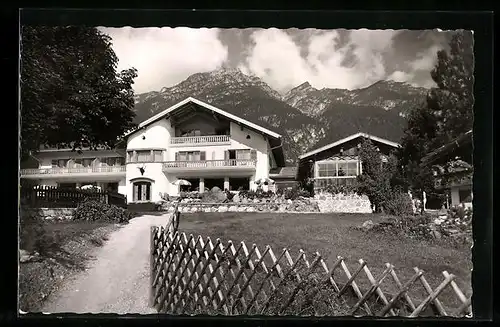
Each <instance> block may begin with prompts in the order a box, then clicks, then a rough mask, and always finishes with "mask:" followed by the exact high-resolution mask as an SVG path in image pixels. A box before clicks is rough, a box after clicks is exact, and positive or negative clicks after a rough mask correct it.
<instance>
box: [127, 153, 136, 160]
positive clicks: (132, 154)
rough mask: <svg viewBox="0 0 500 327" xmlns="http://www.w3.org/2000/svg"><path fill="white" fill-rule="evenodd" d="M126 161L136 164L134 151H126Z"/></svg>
mask: <svg viewBox="0 0 500 327" xmlns="http://www.w3.org/2000/svg"><path fill="white" fill-rule="evenodd" d="M127 161H128V162H137V156H136V153H135V152H134V151H127Z"/></svg>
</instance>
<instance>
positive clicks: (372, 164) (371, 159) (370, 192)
mask: <svg viewBox="0 0 500 327" xmlns="http://www.w3.org/2000/svg"><path fill="white" fill-rule="evenodd" d="M359 156H360V159H361V162H362V164H363V173H362V174H361V175H359V176H358V177H357V183H358V186H357V190H358V192H359V193H361V194H366V195H367V196H368V199H369V200H370V203H371V204H372V205H373V206H374V207H375V212H381V211H382V209H383V206H384V204H385V203H386V202H387V201H388V199H389V198H390V196H391V195H392V190H393V188H395V187H396V186H398V185H394V175H395V173H396V167H397V166H396V165H397V163H396V162H397V161H396V159H395V158H394V157H393V156H392V155H391V156H390V157H389V158H388V160H387V162H384V161H383V160H382V157H381V155H380V153H379V152H378V151H377V148H376V147H375V146H374V145H373V143H372V142H371V140H368V139H364V140H363V142H362V143H361V147H360V150H359Z"/></svg>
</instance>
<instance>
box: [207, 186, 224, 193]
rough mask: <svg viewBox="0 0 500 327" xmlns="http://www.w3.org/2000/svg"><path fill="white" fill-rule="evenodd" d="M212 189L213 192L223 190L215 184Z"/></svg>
mask: <svg viewBox="0 0 500 327" xmlns="http://www.w3.org/2000/svg"><path fill="white" fill-rule="evenodd" d="M210 191H211V192H213V193H217V192H221V191H222V190H221V189H220V188H219V187H217V186H214V187H212V189H211V190H210Z"/></svg>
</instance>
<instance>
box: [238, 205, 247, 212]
mask: <svg viewBox="0 0 500 327" xmlns="http://www.w3.org/2000/svg"><path fill="white" fill-rule="evenodd" d="M236 209H237V210H236V211H238V212H245V211H247V209H248V208H247V207H244V206H239V207H238V208H236Z"/></svg>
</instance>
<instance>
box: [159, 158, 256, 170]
mask: <svg viewBox="0 0 500 327" xmlns="http://www.w3.org/2000/svg"><path fill="white" fill-rule="evenodd" d="M255 166H256V161H255V160H250V159H229V160H203V161H167V162H164V163H163V171H164V172H168V173H174V172H175V173H182V172H196V173H197V174H203V172H207V171H208V172H210V171H211V172H214V171H254V170H255Z"/></svg>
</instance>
